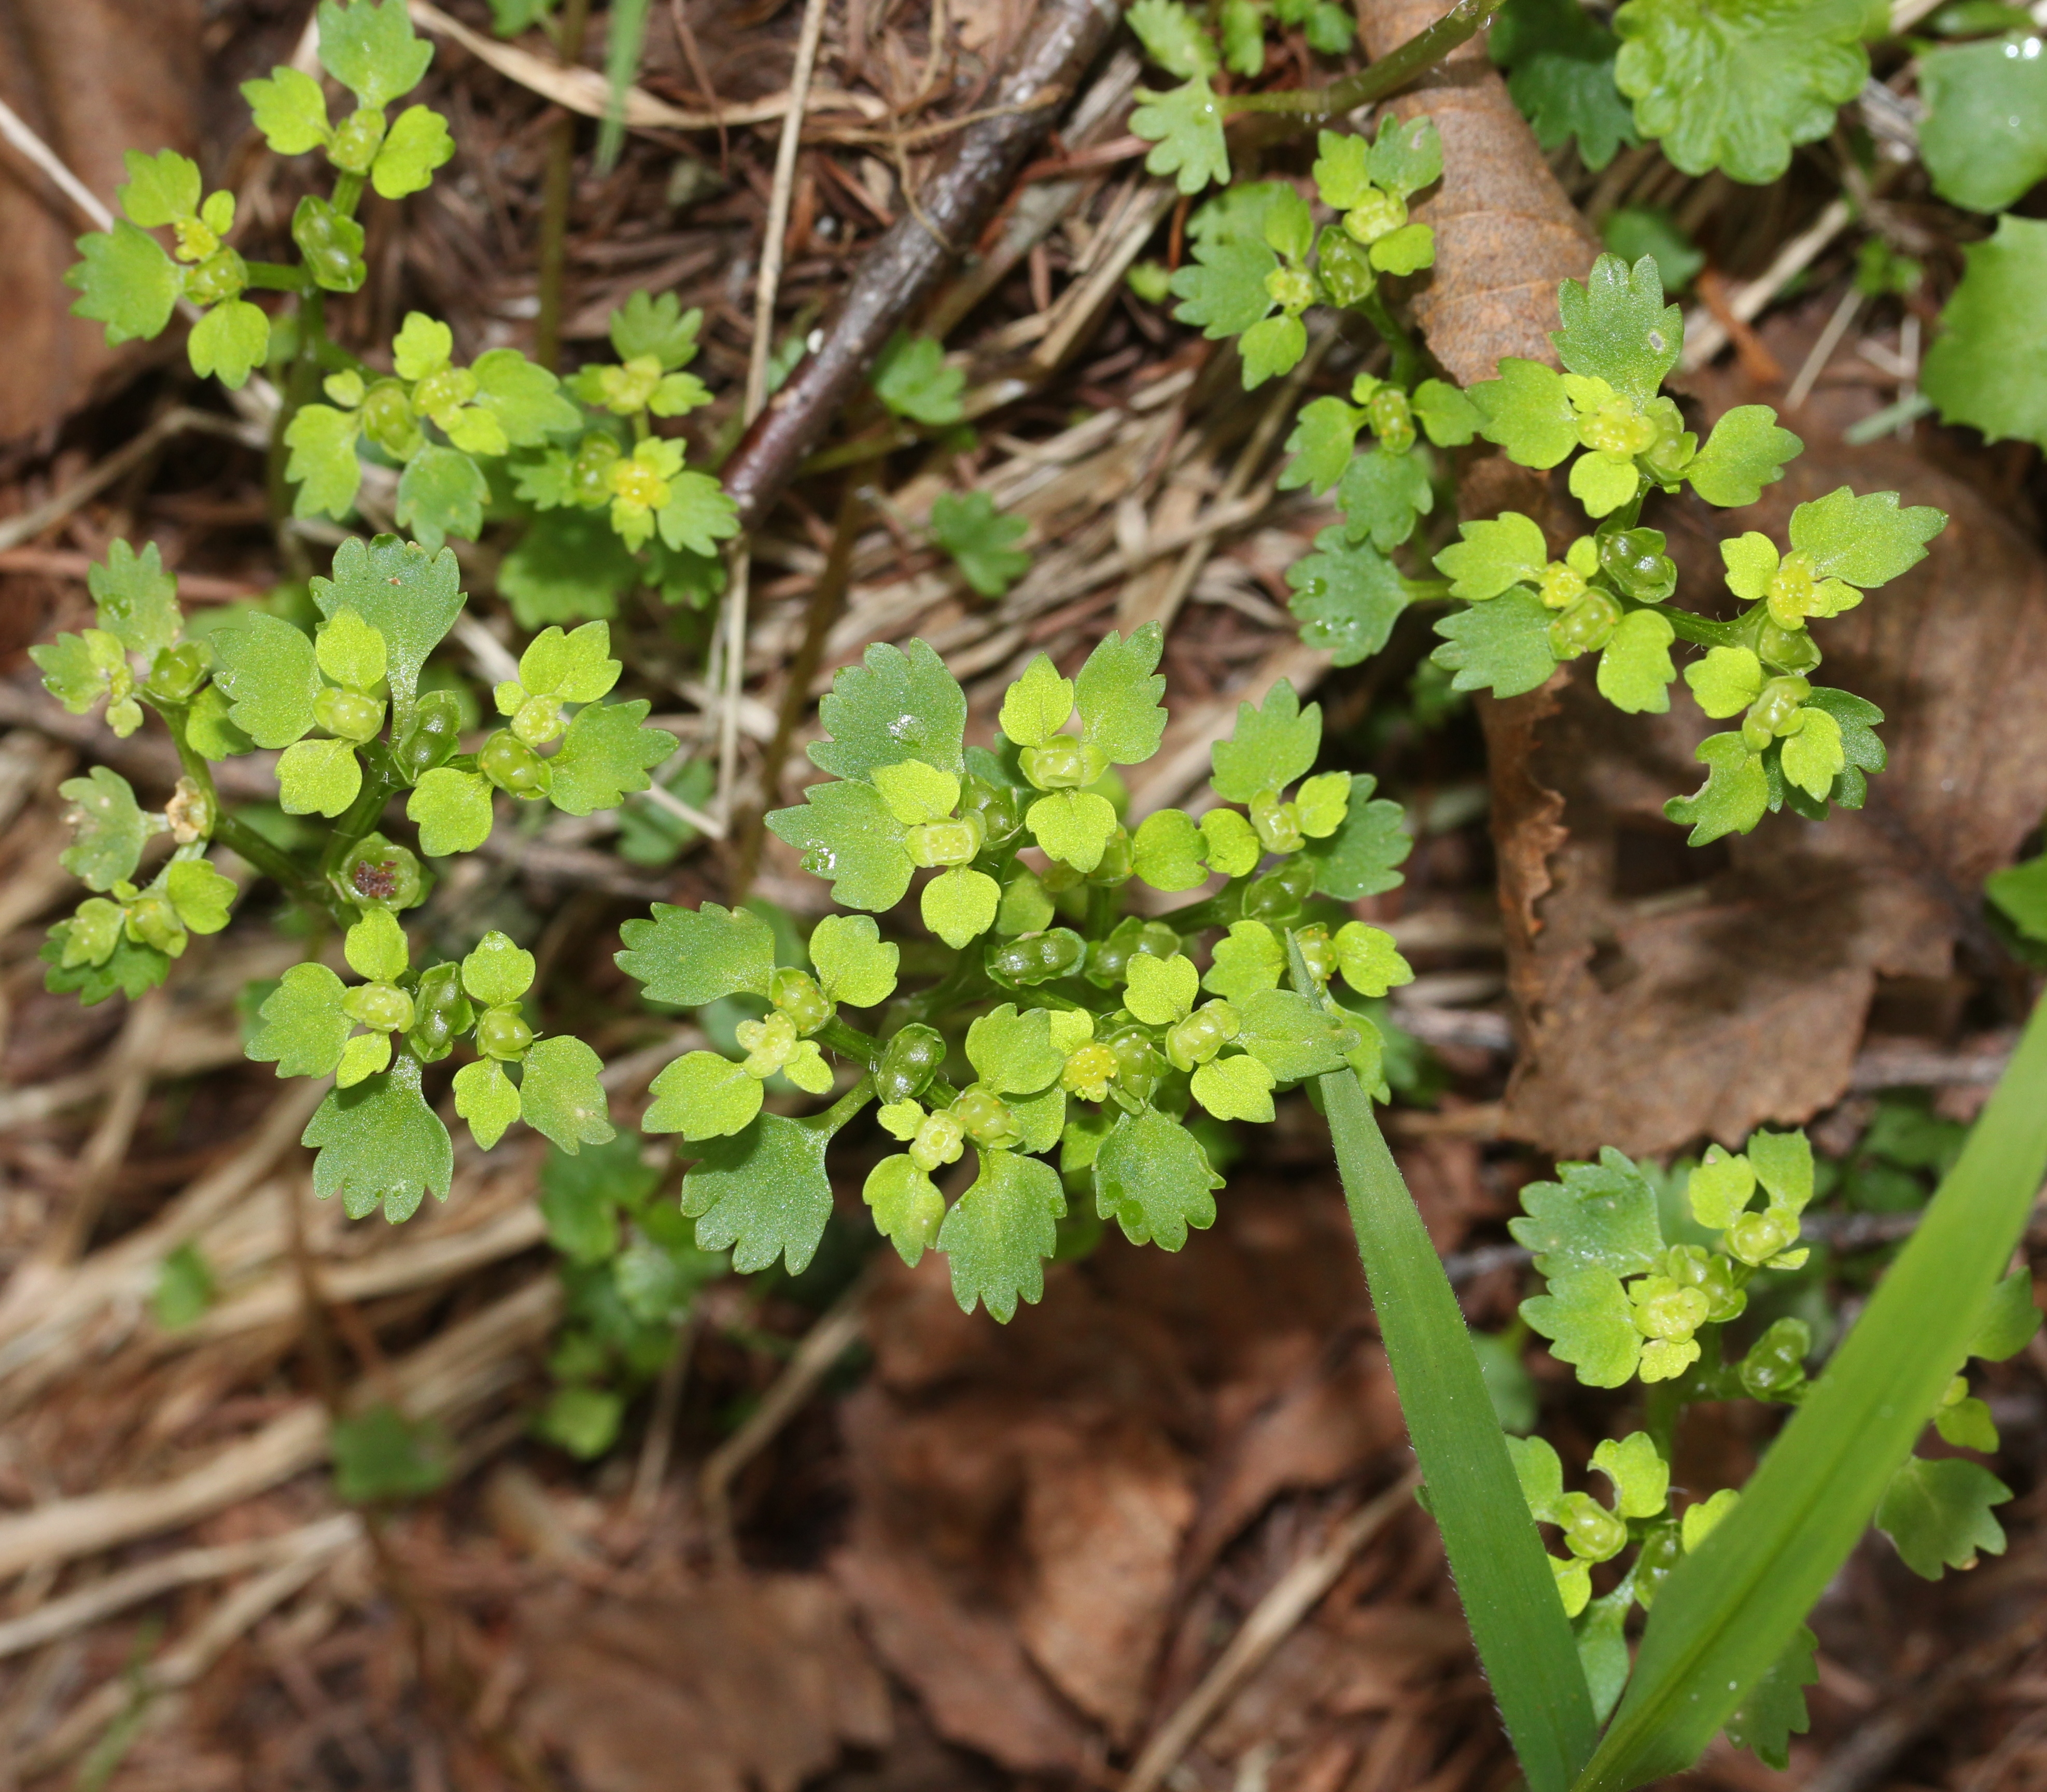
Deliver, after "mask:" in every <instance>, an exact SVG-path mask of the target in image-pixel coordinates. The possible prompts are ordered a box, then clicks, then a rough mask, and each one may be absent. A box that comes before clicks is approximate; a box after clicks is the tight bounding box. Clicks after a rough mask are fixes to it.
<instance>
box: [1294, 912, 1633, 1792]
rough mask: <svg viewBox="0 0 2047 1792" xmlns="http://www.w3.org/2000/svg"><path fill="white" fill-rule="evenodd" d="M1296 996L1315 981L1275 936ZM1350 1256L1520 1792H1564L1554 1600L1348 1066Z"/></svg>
mask: <svg viewBox="0 0 2047 1792" xmlns="http://www.w3.org/2000/svg"><path fill="white" fill-rule="evenodd" d="M1287 955H1288V957H1289V958H1290V959H1291V961H1292V971H1293V981H1294V988H1295V989H1296V990H1298V992H1299V993H1302V995H1304V996H1306V997H1309V998H1310V1000H1314V999H1315V996H1316V993H1317V992H1316V985H1315V983H1314V979H1313V977H1311V976H1310V973H1309V971H1308V968H1307V966H1306V963H1305V962H1303V961H1302V957H1301V952H1300V948H1299V946H1298V945H1297V944H1295V942H1294V938H1293V935H1291V933H1289V934H1288V935H1287ZM1319 1082H1320V1087H1321V1097H1322V1105H1323V1109H1324V1111H1325V1113H1326V1114H1327V1115H1328V1117H1329V1135H1330V1139H1331V1142H1332V1143H1333V1145H1334V1147H1335V1150H1336V1159H1337V1169H1338V1171H1340V1172H1341V1175H1342V1179H1343V1186H1344V1194H1345V1199H1346V1200H1347V1201H1348V1202H1349V1207H1350V1216H1351V1224H1352V1228H1353V1229H1355V1230H1356V1233H1357V1245H1358V1255H1359V1256H1360V1258H1361V1259H1362V1260H1363V1261H1364V1274H1365V1281H1366V1283H1367V1284H1368V1287H1369V1289H1370V1291H1371V1295H1372V1309H1373V1310H1374V1312H1375V1313H1376V1314H1377V1316H1378V1319H1379V1329H1380V1336H1381V1337H1382V1338H1383V1340H1384V1341H1385V1345H1386V1356H1387V1363H1388V1364H1389V1365H1390V1366H1391V1368H1392V1371H1393V1380H1394V1386H1395V1389H1396V1391H1398V1393H1399V1397H1400V1409H1401V1411H1402V1413H1403V1415H1404V1416H1405V1417H1406V1419H1407V1433H1408V1437H1409V1439H1410V1442H1412V1443H1413V1445H1414V1455H1415V1459H1416V1461H1417V1462H1418V1464H1419V1465H1420V1467H1421V1470H1422V1479H1423V1485H1424V1488H1425V1497H1426V1505H1427V1508H1428V1510H1429V1512H1430V1515H1431V1516H1433V1517H1434V1519H1435V1521H1436V1523H1437V1526H1438V1528H1439V1529H1440V1530H1441V1532H1442V1536H1443V1546H1444V1550H1445V1553H1446V1554H1447V1555H1448V1556H1449V1564H1450V1572H1451V1573H1452V1575H1453V1577H1454V1579H1455V1581H1456V1582H1457V1592H1458V1594H1459V1596H1460V1597H1461V1598H1462V1600H1464V1605H1465V1615H1466V1617H1467V1619H1468V1620H1469V1623H1470V1626H1471V1633H1472V1641H1473V1643H1476V1645H1477V1648H1478V1656H1479V1661H1480V1665H1481V1666H1483V1667H1484V1670H1485V1674H1486V1677H1487V1678H1488V1680H1489V1681H1490V1682H1492V1693H1493V1697H1495V1699H1496V1701H1498V1703H1499V1709H1500V1713H1501V1715H1502V1717H1503V1718H1504V1719H1505V1720H1506V1724H1507V1733H1508V1736H1510V1737H1511V1740H1512V1741H1513V1744H1514V1749H1515V1754H1516V1755H1518V1756H1519V1759H1520V1762H1521V1767H1522V1771H1523V1773H1524V1774H1525V1775H1527V1782H1528V1785H1529V1786H1530V1789H1531V1792H1563V1789H1564V1788H1565V1787H1567V1786H1569V1784H1570V1782H1571V1781H1572V1779H1573V1778H1574V1777H1575V1775H1577V1771H1578V1769H1579V1767H1580V1766H1581V1764H1582V1763H1584V1762H1585V1759H1587V1758H1588V1756H1589V1755H1591V1753H1592V1744H1593V1742H1594V1740H1595V1739H1596V1734H1597V1724H1596V1720H1595V1719H1594V1717H1593V1715H1592V1697H1591V1694H1590V1693H1589V1692H1588V1689H1587V1687H1586V1684H1585V1673H1584V1670H1583V1669H1582V1668H1581V1666H1579V1663H1578V1653H1577V1644H1576V1643H1575V1642H1574V1641H1573V1638H1572V1635H1571V1627H1570V1624H1569V1620H1567V1619H1566V1618H1565V1616H1564V1608H1563V1602H1562V1601H1561V1600H1560V1599H1558V1597H1557V1587H1556V1581H1555V1578H1554V1576H1553V1575H1552V1573H1551V1572H1550V1566H1549V1562H1548V1561H1547V1559H1546V1554H1545V1551H1544V1550H1543V1547H1542V1539H1541V1538H1540V1537H1539V1535H1538V1534H1537V1532H1536V1529H1535V1525H1534V1520H1533V1519H1531V1518H1530V1516H1529V1515H1528V1507H1527V1501H1526V1500H1525V1499H1524V1498H1523V1495H1522V1492H1521V1486H1520V1482H1519V1478H1518V1477H1516V1475H1515V1471H1514V1464H1513V1461H1512V1459H1511V1457H1509V1456H1508V1454H1507V1442H1506V1438H1505V1435H1504V1434H1503V1433H1502V1431H1501V1430H1500V1428H1499V1421H1498V1420H1497V1419H1496V1418H1495V1417H1494V1415H1493V1410H1492V1400H1491V1398H1490V1396H1489V1395H1488V1394H1487V1392H1486V1388H1485V1379H1484V1375H1483V1374H1482V1372H1480V1368H1479V1361H1478V1354H1477V1353H1476V1351H1475V1350H1474V1349H1472V1342H1471V1334H1470V1333H1469V1331H1468V1330H1466V1329H1465V1322H1464V1315H1463V1314H1462V1313H1461V1312H1460V1311H1459V1310H1458V1307H1457V1296H1456V1295H1455V1294H1454V1293H1453V1292H1452V1291H1451V1288H1450V1283H1449V1277H1448V1276H1447V1275H1445V1274H1444V1272H1443V1265H1442V1260H1441V1258H1439V1257H1438V1256H1437V1254H1436V1251H1435V1247H1434V1245H1432V1244H1430V1242H1429V1234H1428V1231H1427V1229H1426V1227H1424V1226H1423V1225H1422V1216H1421V1214H1420V1213H1418V1211H1417V1210H1416V1209H1415V1206H1414V1200H1413V1198H1412V1197H1411V1196H1410V1194H1408V1192H1407V1184H1406V1183H1405V1182H1403V1181H1402V1179H1401V1176H1400V1170H1399V1166H1398V1165H1397V1164H1396V1163H1395V1162H1394V1161H1393V1154H1392V1152H1391V1151H1389V1150H1387V1145H1386V1140H1385V1138H1384V1136H1383V1134H1382V1133H1381V1132H1380V1129H1379V1123H1378V1120H1376V1117H1374V1115H1373V1113H1372V1098H1371V1097H1370V1096H1369V1095H1368V1094H1367V1093H1365V1090H1364V1084H1363V1083H1362V1082H1360V1080H1359V1079H1358V1077H1357V1075H1356V1073H1355V1072H1354V1071H1352V1070H1335V1071H1332V1072H1330V1073H1329V1074H1327V1075H1325V1076H1324V1077H1322V1078H1320V1079H1319Z"/></svg>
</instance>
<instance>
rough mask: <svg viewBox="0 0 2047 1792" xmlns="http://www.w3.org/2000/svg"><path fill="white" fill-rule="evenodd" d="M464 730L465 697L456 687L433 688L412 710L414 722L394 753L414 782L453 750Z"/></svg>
mask: <svg viewBox="0 0 2047 1792" xmlns="http://www.w3.org/2000/svg"><path fill="white" fill-rule="evenodd" d="M461 733H462V699H460V698H459V697H458V696H456V695H455V693H454V692H453V691H428V692H426V693H425V694H424V695H423V696H421V697H420V700H419V702H418V703H417V704H416V705H415V706H414V707H413V710H412V726H411V727H410V728H409V729H408V730H406V732H405V737H404V740H402V741H400V742H399V743H398V745H397V749H396V752H395V753H394V756H393V757H396V759H397V761H398V768H399V770H400V771H401V772H404V774H405V776H407V777H408V778H409V779H410V780H412V782H413V783H414V784H417V783H418V782H419V781H420V779H421V778H422V777H424V776H425V775H426V774H427V773H428V772H431V771H432V770H433V769H434V768H435V766H437V765H439V764H441V762H442V761H444V760H445V759H447V757H449V755H450V754H451V753H453V752H454V751H455V745H456V742H457V740H458V738H459V736H460V735H461Z"/></svg>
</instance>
